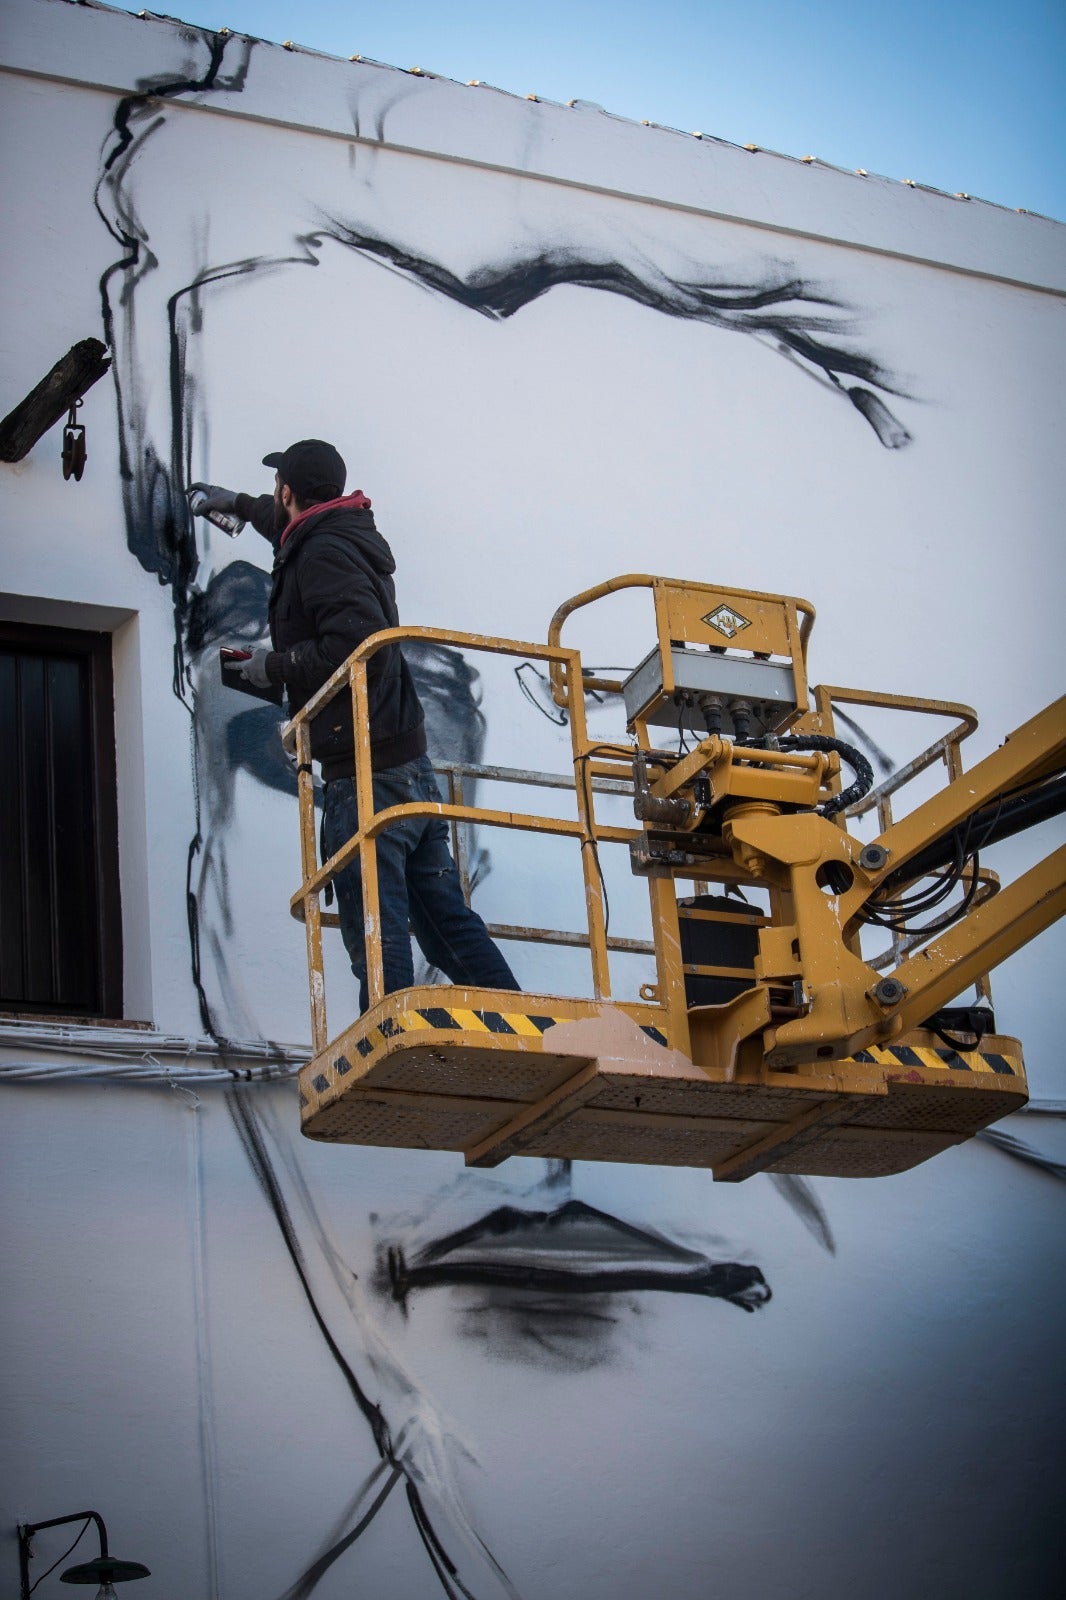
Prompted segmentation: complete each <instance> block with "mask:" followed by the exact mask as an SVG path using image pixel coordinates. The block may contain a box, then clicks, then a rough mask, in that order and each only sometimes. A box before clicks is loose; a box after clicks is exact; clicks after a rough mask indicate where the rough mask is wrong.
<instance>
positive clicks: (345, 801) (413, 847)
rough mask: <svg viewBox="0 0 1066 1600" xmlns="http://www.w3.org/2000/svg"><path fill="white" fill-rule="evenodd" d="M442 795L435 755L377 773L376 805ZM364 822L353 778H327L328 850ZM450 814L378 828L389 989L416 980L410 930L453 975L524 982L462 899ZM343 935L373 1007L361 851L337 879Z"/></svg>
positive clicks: (483, 982)
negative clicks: (432, 763)
mask: <svg viewBox="0 0 1066 1600" xmlns="http://www.w3.org/2000/svg"><path fill="white" fill-rule="evenodd" d="M440 798H441V794H440V790H439V789H438V788H437V780H436V778H435V777H434V776H433V768H432V767H431V766H430V762H429V757H428V756H419V757H417V759H416V760H414V761H408V762H406V763H405V764H404V765H403V766H401V767H388V768H386V769H385V770H384V771H382V772H375V773H374V809H375V811H384V810H385V808H386V807H387V806H399V805H409V804H410V803H411V802H412V801H414V800H437V801H439V800H440ZM358 826H359V822H358V812H357V809H356V799H355V779H354V778H334V779H333V780H332V782H330V783H327V784H326V794H325V805H324V816H323V819H322V848H323V852H324V856H326V857H328V856H332V855H335V854H336V852H337V851H338V850H339V849H340V848H341V846H342V845H343V844H344V843H345V842H346V840H348V839H350V838H351V837H352V835H353V834H354V833H355V831H356V829H357V828H358ZM448 831H449V830H448V824H447V823H446V822H445V821H444V819H443V817H404V818H403V819H402V820H401V821H400V822H394V823H393V825H392V827H391V828H386V830H385V832H384V833H381V834H379V835H378V839H377V857H378V893H379V898H380V902H381V954H382V960H383V963H384V967H385V992H386V994H391V993H392V992H393V990H395V989H410V988H411V987H412V985H413V983H414V962H413V960H412V956H411V933H412V932H413V933H414V936H415V938H416V939H417V940H418V943H419V946H420V948H421V950H422V954H423V955H424V956H425V958H426V960H427V961H428V962H430V964H431V965H432V966H434V967H438V968H439V969H440V970H441V972H444V973H446V974H447V976H448V977H449V978H450V979H451V980H452V982H453V983H458V984H466V985H469V986H470V987H472V988H478V989H517V988H518V987H519V985H518V983H517V981H516V979H515V976H514V973H513V972H512V971H511V969H510V967H509V966H508V965H507V962H506V961H505V960H504V959H503V957H502V956H501V954H500V952H499V951H498V950H497V948H496V946H495V945H494V944H493V942H492V940H491V939H490V938H489V936H488V933H487V931H486V929H485V924H484V923H483V922H482V920H481V918H480V917H479V916H478V914H477V912H476V911H471V909H470V907H469V906H468V905H467V903H466V901H465V900H464V899H463V891H462V886H461V884H460V881H459V869H458V867H457V866H456V865H455V862H454V861H453V860H452V855H451V851H450V850H449V848H448ZM333 883H334V888H335V889H336V892H337V911H338V914H339V916H340V924H341V936H342V938H343V939H344V946H345V949H346V950H347V952H348V955H349V958H350V960H351V963H352V971H353V972H354V973H355V975H356V977H357V978H358V979H359V1008H360V1010H361V1011H365V1010H366V1009H367V1003H368V996H367V987H366V944H365V941H364V937H363V877H362V872H361V871H360V868H359V862H358V859H357V860H356V861H354V862H353V863H352V865H351V866H350V867H346V868H345V869H344V871H343V872H340V873H338V874H337V876H336V878H334V880H333Z"/></svg>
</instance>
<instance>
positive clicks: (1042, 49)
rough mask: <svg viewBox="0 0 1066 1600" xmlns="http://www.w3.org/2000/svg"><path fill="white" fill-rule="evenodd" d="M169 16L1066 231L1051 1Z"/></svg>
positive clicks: (716, 0)
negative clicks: (694, 137)
mask: <svg viewBox="0 0 1066 1600" xmlns="http://www.w3.org/2000/svg"><path fill="white" fill-rule="evenodd" d="M174 8H175V12H176V14H178V15H180V16H181V17H182V18H184V19H185V20H186V21H189V22H194V23H200V24H203V25H206V26H209V27H222V26H226V27H229V28H232V29H234V30H235V31H239V32H242V33H251V34H255V35H257V36H259V37H260V38H265V39H272V40H274V41H277V42H281V41H284V40H287V39H292V40H294V41H296V42H297V43H299V44H302V45H306V46H309V47H311V48H313V49H317V50H323V51H326V52H328V53H329V54H332V55H341V56H349V55H353V54H359V55H363V56H367V57H370V58H371V59H373V60H377V61H384V62H388V63H389V64H390V65H392V66H399V67H414V66H419V67H423V68H424V69H426V70H427V71H434V72H438V73H441V74H443V75H444V76H446V77H450V78H457V79H459V80H460V81H463V82H465V81H467V80H468V79H471V78H478V79H481V80H482V81H484V82H487V83H492V84H495V85H496V86H497V87H499V88H501V89H509V90H512V91H513V92H514V93H516V94H523V95H524V94H528V93H531V92H532V93H537V94H539V95H541V96H543V97H544V98H545V99H551V100H562V101H566V100H571V99H582V100H591V101H593V102H595V103H597V104H599V105H602V106H603V107H605V109H606V110H608V111H612V112H615V113H617V114H618V115H620V116H625V117H632V118H634V119H636V120H640V119H641V118H648V119H649V120H650V121H652V122H659V123H662V124H664V125H665V126H668V127H674V128H680V129H683V130H685V131H687V132H692V131H693V130H696V129H698V130H699V131H701V132H702V133H706V134H714V135H717V136H719V137H721V138H725V139H730V140H733V141H734V142H735V143H738V144H746V143H753V144H758V145H761V146H763V147H764V148H766V149H770V150H779V151H782V152H784V153H785V154H788V155H793V156H802V155H814V156H819V157H820V158H821V159H822V160H824V161H830V162H833V163H834V164H835V165H838V166H843V167H864V168H866V169H867V170H868V171H870V172H876V173H879V174H881V175H883V176H885V177H889V178H913V179H914V180H915V181H917V182H919V183H928V184H932V185H933V186H934V187H936V188H939V189H946V190H948V191H949V192H955V191H959V190H961V191H963V192H965V193H968V194H972V195H974V196H975V197H978V198H981V199H985V200H992V201H995V202H997V203H998V204H1000V205H1005V206H1011V207H1021V208H1024V209H1026V210H1030V211H1038V212H1042V213H1044V214H1045V215H1050V216H1054V217H1057V218H1059V219H1061V220H1066V3H1064V0H1015V3H1014V4H1008V3H1004V0H968V3H962V0H926V3H924V4H923V3H918V0H882V3H881V4H879V5H875V4H868V3H866V0H811V3H810V4H807V5H802V4H798V3H790V0H752V3H749V4H747V5H737V4H736V3H725V0H536V3H535V4H531V5H515V4H511V3H508V0H377V3H376V4H373V5H364V4H360V3H357V0H174ZM122 9H124V10H129V11H137V10H139V9H140V7H139V6H138V5H136V4H130V5H127V6H124V7H123V8H122Z"/></svg>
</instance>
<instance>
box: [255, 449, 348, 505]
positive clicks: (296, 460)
mask: <svg viewBox="0 0 1066 1600" xmlns="http://www.w3.org/2000/svg"><path fill="white" fill-rule="evenodd" d="M263 465H264V467H273V468H274V469H275V470H276V472H277V473H278V475H279V477H280V478H281V481H282V483H287V484H288V486H289V488H290V489H291V490H292V492H293V494H294V495H295V496H296V498H297V500H307V499H309V498H310V497H312V496H314V495H316V494H319V493H320V492H321V491H322V490H323V489H334V490H336V492H337V493H338V494H342V493H343V491H344V483H345V479H346V478H347V476H348V469H347V467H346V466H345V465H344V462H343V461H342V460H341V457H340V453H339V451H337V450H336V449H335V448H334V447H333V445H331V444H327V443H326V441H325V440H324V439H298V440H297V442H296V443H295V444H290V446H289V448H288V449H287V450H280V451H278V450H275V451H274V453H273V455H269V456H264V457H263Z"/></svg>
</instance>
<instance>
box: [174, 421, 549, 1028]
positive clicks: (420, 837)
mask: <svg viewBox="0 0 1066 1600" xmlns="http://www.w3.org/2000/svg"><path fill="white" fill-rule="evenodd" d="M263 465H264V466H267V467H274V468H275V469H276V474H275V488H274V495H273V498H271V496H270V495H266V494H264V495H260V496H258V497H257V498H256V497H253V496H251V495H246V494H231V493H230V492H229V491H228V490H224V489H215V490H213V491H212V492H211V493H210V494H209V495H208V496H207V497H206V498H205V499H204V500H203V501H202V502H201V504H200V506H199V507H198V509H199V510H200V511H201V512H204V513H206V512H208V511H212V510H214V511H231V512H232V511H235V512H236V514H237V515H238V516H240V517H242V518H244V520H246V521H248V522H251V523H252V525H253V527H255V528H256V529H257V530H258V532H260V533H261V534H263V535H264V537H266V538H267V539H269V540H270V543H271V544H272V546H273V547H274V569H273V575H272V582H271V591H270V605H269V611H268V620H269V626H270V639H271V646H272V648H269V647H267V646H266V645H262V646H260V647H259V648H258V649H257V650H255V651H254V653H253V654H252V656H251V657H250V659H249V660H248V661H247V662H246V664H245V666H244V667H243V668H242V670H241V677H242V678H244V679H245V680H246V681H247V682H248V683H249V684H250V685H252V686H253V687H254V688H257V689H266V688H269V687H271V686H284V689H285V693H286V696H287V699H288V704H289V712H290V715H291V714H294V713H295V712H297V711H298V710H299V709H300V707H301V706H303V705H305V704H306V702H307V701H308V700H310V699H311V697H312V695H314V694H315V692H316V691H317V690H318V689H320V688H321V687H322V685H323V684H324V683H325V682H326V681H327V679H328V678H330V677H332V675H333V673H334V672H335V671H336V669H337V668H338V667H339V666H340V665H341V663H342V662H343V661H345V660H347V658H348V656H350V655H351V653H352V651H353V650H355V649H357V648H358V646H359V645H361V644H362V643H363V641H364V640H365V639H368V638H369V637H370V635H371V634H374V633H378V632H380V631H381V630H382V629H384V628H395V627H396V626H397V625H398V623H399V613H398V611H397V609H396V591H395V587H394V584H393V577H392V575H393V573H394V572H395V570H396V563H395V561H394V559H393V555H392V551H391V550H390V549H389V546H388V545H387V544H386V542H385V540H384V539H383V538H382V536H381V534H380V533H379V532H378V531H377V528H376V527H375V525H374V515H373V512H372V511H371V508H370V501H369V500H368V499H367V497H366V496H365V495H364V494H363V493H362V492H361V490H356V491H355V492H354V493H353V494H348V495H346V494H345V493H344V485H345V480H346V477H347V469H346V467H345V464H344V462H343V460H342V459H341V456H340V454H339V452H338V451H337V450H336V449H335V448H334V446H333V445H331V444H327V443H325V442H324V441H323V440H321V439H301V440H299V441H298V442H297V443H296V444H293V445H290V446H289V448H288V449H287V450H285V451H281V452H275V453H274V454H272V455H268V456H264V458H263ZM367 690H368V696H369V710H370V763H371V768H372V772H373V793H374V807H375V810H378V811H383V810H385V808H386V807H388V806H396V805H404V804H409V803H411V802H412V801H419V800H421V801H426V800H428V801H438V802H439V801H440V798H441V796H440V791H439V790H438V788H437V783H436V779H435V778H434V776H433V769H432V767H431V766H430V762H429V757H428V756H427V754H426V733H425V714H424V712H423V709H422V704H421V701H420V700H419V698H418V691H417V689H416V688H415V685H414V680H413V679H412V676H411V672H410V668H409V667H408V665H407V662H406V661H405V660H404V656H403V652H402V651H401V649H400V647H399V645H398V644H388V645H386V646H385V647H384V648H383V649H381V650H379V651H378V652H377V653H376V654H375V655H374V656H373V657H372V658H371V660H370V662H369V665H368V669H367ZM311 753H312V755H313V756H314V758H315V760H317V761H319V762H320V763H321V767H322V778H323V782H324V784H325V800H324V816H323V829H322V842H323V851H324V854H325V855H327V856H330V855H334V854H335V853H336V852H337V851H338V850H339V849H340V848H341V846H342V845H343V844H345V843H346V841H347V840H348V839H350V838H351V836H352V835H353V834H354V833H355V832H356V830H357V828H358V814H357V809H356V793H355V729H354V725H353V722H352V708H351V700H350V698H349V697H348V696H347V695H338V696H337V697H336V698H335V699H334V700H333V701H332V702H331V703H330V705H329V706H327V707H326V708H325V710H324V711H323V712H322V713H321V714H320V715H319V716H318V717H316V718H315V720H314V722H313V723H312V727H311ZM377 864H378V884H379V895H380V902H381V947H382V960H383V963H384V969H385V991H386V993H391V992H392V991H393V990H395V989H408V988H410V987H411V986H412V984H413V983H414V963H413V961H412V956H411V939H410V932H409V929H411V930H413V931H414V935H415V937H416V939H417V940H418V943H419V946H420V947H421V949H422V952H423V954H424V955H425V957H426V959H427V961H429V962H430V963H431V964H432V965H433V966H435V967H438V968H440V970H441V971H442V972H444V973H446V974H447V976H448V977H449V978H450V979H451V980H452V982H453V983H458V984H469V985H472V986H476V987H479V988H487V989H511V990H515V989H517V988H518V983H517V982H516V980H515V977H514V974H513V973H512V972H511V969H510V967H509V966H508V965H507V962H506V961H505V960H504V959H503V957H502V956H501V955H500V952H499V951H498V950H497V948H496V946H495V945H494V944H493V942H492V940H491V939H490V938H489V936H488V933H487V932H486V930H485V924H484V923H483V922H482V920H481V918H480V917H479V916H478V915H477V913H476V912H475V911H472V910H471V909H470V907H469V906H468V905H467V904H466V902H465V900H464V898H463V892H462V888H461V886H460V881H459V872H458V869H457V867H456V865H455V862H454V861H453V860H452V856H451V852H450V850H449V848H448V829H447V824H446V823H445V822H444V821H443V819H442V818H441V817H435V816H431V817H422V816H419V817H406V818H404V819H403V820H402V821H401V822H400V823H398V824H395V825H394V826H392V827H391V828H388V829H386V830H385V832H384V833H382V834H381V835H380V837H379V838H378V841H377ZM334 882H335V884H336V891H337V905H338V911H339V915H340V923H341V933H342V936H343V938H344V944H345V948H346V950H347V951H348V955H349V958H350V959H351V963H352V971H353V972H354V973H355V975H356V977H357V978H358V979H359V1005H360V1010H362V1011H365V1010H366V1009H367V1004H368V995H367V983H366V947H365V942H364V935H363V900H362V877H361V872H360V867H359V862H358V859H356V860H355V861H354V862H353V863H352V865H351V866H349V867H346V868H345V869H344V871H343V872H340V873H338V874H337V877H336V879H335V880H334Z"/></svg>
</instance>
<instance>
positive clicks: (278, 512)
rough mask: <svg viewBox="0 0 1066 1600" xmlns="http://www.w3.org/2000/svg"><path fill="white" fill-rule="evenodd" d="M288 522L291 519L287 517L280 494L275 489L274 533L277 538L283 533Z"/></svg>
mask: <svg viewBox="0 0 1066 1600" xmlns="http://www.w3.org/2000/svg"><path fill="white" fill-rule="evenodd" d="M290 520H291V518H290V517H289V513H288V511H287V510H286V509H285V506H284V505H283V503H282V499H281V494H280V492H279V490H277V489H275V490H274V532H275V533H276V534H277V535H278V536H279V538H280V536H281V535H282V534H283V533H284V532H285V529H286V528H287V527H288V526H289V522H290Z"/></svg>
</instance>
